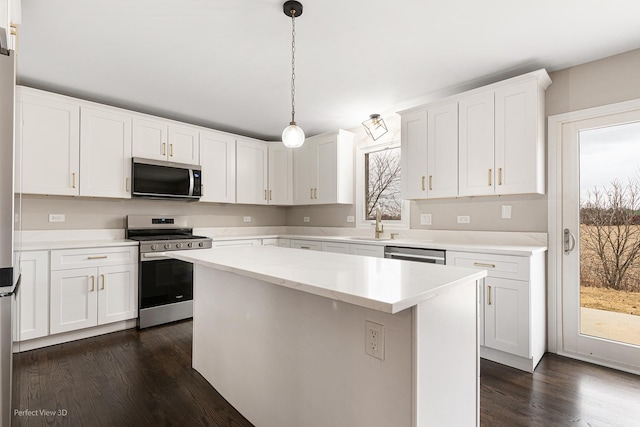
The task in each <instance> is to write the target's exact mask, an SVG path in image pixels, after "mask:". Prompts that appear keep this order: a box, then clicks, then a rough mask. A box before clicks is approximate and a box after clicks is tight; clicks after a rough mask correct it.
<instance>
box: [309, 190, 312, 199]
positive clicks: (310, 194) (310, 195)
mask: <svg viewBox="0 0 640 427" xmlns="http://www.w3.org/2000/svg"><path fill="white" fill-rule="evenodd" d="M309 198H310V199H313V188H310V189H309Z"/></svg>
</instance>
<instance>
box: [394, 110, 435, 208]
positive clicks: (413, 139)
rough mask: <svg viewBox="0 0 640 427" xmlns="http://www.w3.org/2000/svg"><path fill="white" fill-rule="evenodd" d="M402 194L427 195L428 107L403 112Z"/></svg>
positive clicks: (410, 197)
mask: <svg viewBox="0 0 640 427" xmlns="http://www.w3.org/2000/svg"><path fill="white" fill-rule="evenodd" d="M400 126H401V128H400V134H401V135H402V143H401V147H400V150H401V152H402V154H401V157H400V159H401V162H402V196H403V198H404V199H425V198H426V197H427V184H426V179H427V175H428V172H427V109H426V108H424V109H420V110H417V111H410V112H406V113H401V125H400Z"/></svg>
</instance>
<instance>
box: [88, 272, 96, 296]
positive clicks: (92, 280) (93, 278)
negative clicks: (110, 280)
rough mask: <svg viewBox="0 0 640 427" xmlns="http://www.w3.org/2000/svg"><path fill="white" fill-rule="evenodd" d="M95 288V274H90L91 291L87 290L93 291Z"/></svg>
mask: <svg viewBox="0 0 640 427" xmlns="http://www.w3.org/2000/svg"><path fill="white" fill-rule="evenodd" d="M95 290H96V277H95V276H93V275H92V276H91V291H89V292H93V291H95Z"/></svg>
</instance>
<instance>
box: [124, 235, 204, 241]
mask: <svg viewBox="0 0 640 427" xmlns="http://www.w3.org/2000/svg"><path fill="white" fill-rule="evenodd" d="M129 239H131V240H137V241H139V242H150V241H153V240H195V239H206V237H204V236H194V235H193V234H165V235H156V236H153V235H151V236H129Z"/></svg>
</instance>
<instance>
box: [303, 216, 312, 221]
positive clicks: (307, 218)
mask: <svg viewBox="0 0 640 427" xmlns="http://www.w3.org/2000/svg"><path fill="white" fill-rule="evenodd" d="M302 220H303V221H304V222H311V217H308V216H305V217H304V218H303V219H302Z"/></svg>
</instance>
